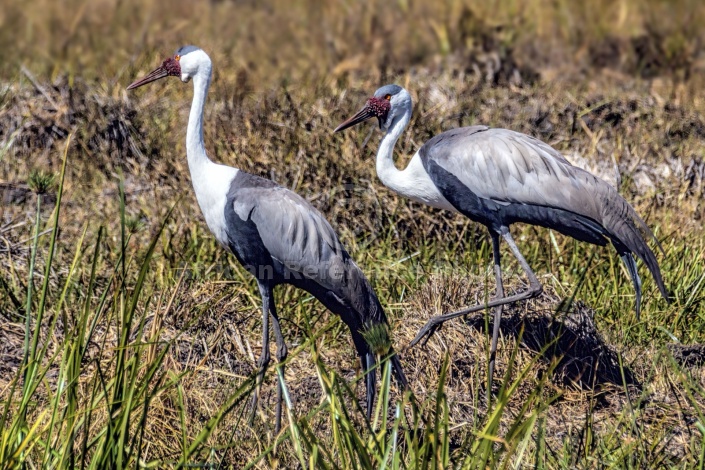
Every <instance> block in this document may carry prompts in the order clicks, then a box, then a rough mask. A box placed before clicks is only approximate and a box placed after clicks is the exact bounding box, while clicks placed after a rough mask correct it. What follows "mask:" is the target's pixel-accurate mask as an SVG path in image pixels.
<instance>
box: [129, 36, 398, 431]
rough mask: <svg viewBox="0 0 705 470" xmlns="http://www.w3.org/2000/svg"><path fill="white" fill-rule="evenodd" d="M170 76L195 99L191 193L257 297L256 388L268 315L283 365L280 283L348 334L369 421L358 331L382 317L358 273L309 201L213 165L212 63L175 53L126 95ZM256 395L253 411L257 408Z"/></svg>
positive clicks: (197, 52) (364, 350)
mask: <svg viewBox="0 0 705 470" xmlns="http://www.w3.org/2000/svg"><path fill="white" fill-rule="evenodd" d="M167 76H179V77H180V78H181V79H182V81H184V82H187V81H189V80H190V79H193V82H194V98H193V103H192V106H191V112H190V115H189V122H188V128H187V132H186V151H187V157H188V164H189V170H190V173H191V179H192V183H193V188H194V191H195V193H196V199H197V200H198V205H199V207H200V208H201V211H202V212H203V216H204V218H205V220H206V224H207V225H208V228H209V229H210V231H211V232H212V233H213V235H214V236H215V238H216V240H217V241H218V242H219V243H220V244H221V245H223V246H224V247H226V248H227V249H229V250H230V251H231V252H232V253H233V254H234V255H235V257H236V258H237V260H238V261H239V262H240V263H241V264H242V265H243V266H244V267H245V268H246V269H247V270H248V271H250V272H251V273H252V274H253V275H254V276H255V278H256V279H257V284H258V287H259V290H260V294H261V296H262V355H261V357H260V361H259V372H258V375H257V385H258V387H257V388H259V385H260V384H261V382H262V380H263V376H264V373H265V371H266V368H267V366H268V364H269V362H270V353H269V317H270V315H271V317H272V319H273V322H272V326H273V329H274V335H275V339H276V343H277V353H276V354H277V359H278V360H279V361H280V362H282V361H284V359H285V358H286V356H287V348H286V344H285V342H284V338H283V336H282V333H281V328H280V325H279V316H278V314H277V311H276V307H275V303H274V294H273V290H274V288H275V287H276V286H278V285H281V284H291V285H294V286H296V287H298V288H301V289H304V290H306V291H307V292H309V293H310V294H311V295H313V296H314V297H315V298H316V299H318V300H319V301H320V302H321V303H322V304H323V305H325V306H326V307H327V308H328V309H329V310H331V311H332V312H333V313H335V314H337V315H339V316H340V317H341V319H342V320H343V322H344V323H345V324H346V325H347V326H348V328H349V329H350V333H351V335H352V339H353V343H354V345H355V348H356V350H357V353H358V356H359V358H360V362H361V365H362V369H363V371H364V372H365V374H366V376H365V381H366V389H367V415H368V417H369V416H370V415H371V411H372V405H373V402H374V397H375V382H376V371H375V369H374V366H375V363H376V355H375V353H374V352H373V351H372V350H371V349H370V346H369V345H368V344H367V342H366V341H365V339H364V337H363V332H364V331H366V330H368V329H370V328H372V327H376V326H382V327H386V324H387V318H386V316H385V313H384V310H383V309H382V306H381V305H380V302H379V300H378V298H377V296H376V294H375V292H374V290H373V289H372V286H371V285H370V283H369V282H368V280H367V278H366V277H365V275H364V274H363V272H362V270H361V269H360V268H359V267H358V266H357V265H356V264H355V262H354V261H353V260H352V259H351V258H350V256H349V255H348V253H347V252H346V251H345V249H344V248H343V246H342V244H341V243H340V241H339V239H338V237H337V235H336V234H335V231H334V230H333V228H332V227H331V225H330V224H329V223H328V221H327V220H326V219H325V217H323V215H322V214H321V213H320V212H319V211H318V210H316V209H315V208H314V207H313V206H312V205H311V204H310V203H309V202H308V201H306V200H305V199H303V198H302V197H300V196H299V195H297V194H296V193H294V192H293V191H290V190H288V189H286V188H282V187H281V186H278V185H277V184H276V183H274V182H272V181H270V180H268V179H265V178H261V177H258V176H255V175H251V174H248V173H246V172H244V171H242V170H239V169H236V168H232V167H229V166H226V165H220V164H217V163H214V162H213V161H211V160H210V158H208V155H207V154H206V151H205V145H204V142H203V122H202V119H203V108H204V104H205V98H206V94H207V92H208V87H209V85H210V78H211V61H210V58H209V57H208V55H207V54H206V53H205V52H203V51H202V50H201V49H199V48H197V47H194V46H185V47H182V48H181V49H179V50H178V51H177V52H176V54H175V55H174V57H172V58H169V59H167V60H165V61H164V63H163V64H162V66H160V67H158V68H157V69H156V70H154V71H153V72H152V73H150V74H148V75H147V76H146V77H145V78H143V79H141V80H138V81H136V82H135V83H133V84H131V85H130V86H129V87H128V89H132V88H137V87H139V86H142V85H144V84H146V83H149V82H152V81H154V80H158V79H160V78H163V77H167ZM390 353H391V354H392V356H391V362H392V365H393V371H394V374H395V378H396V380H397V382H398V383H399V384H400V385H402V386H403V387H406V386H407V382H406V378H405V377H404V373H403V371H402V369H401V364H400V362H399V358H398V357H397V355H396V354H394V352H393V351H390ZM278 393H279V397H278V400H277V410H276V425H275V429H276V430H277V432H278V430H279V428H280V420H281V402H282V400H281V398H282V397H281V393H282V390H281V385H280V387H279V389H278ZM257 394H258V391H257V390H256V391H255V395H254V397H253V404H252V410H253V413H254V411H255V409H256V404H257Z"/></svg>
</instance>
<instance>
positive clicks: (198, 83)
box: [186, 63, 239, 247]
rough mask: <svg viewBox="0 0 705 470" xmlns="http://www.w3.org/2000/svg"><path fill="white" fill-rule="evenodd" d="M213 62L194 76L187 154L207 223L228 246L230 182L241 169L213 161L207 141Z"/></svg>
mask: <svg viewBox="0 0 705 470" xmlns="http://www.w3.org/2000/svg"><path fill="white" fill-rule="evenodd" d="M210 78H211V68H210V63H206V64H203V67H199V72H198V73H196V74H195V75H194V76H193V89H194V93H193V102H192V103H191V112H190V114H189V119H188V128H187V130H186V155H187V157H188V167H189V172H190V173H191V182H192V184H193V189H194V191H195V193H196V200H197V201H198V206H199V207H200V208H201V212H202V213H203V217H204V218H205V219H206V224H207V225H208V228H209V229H210V231H211V233H213V236H215V239H216V240H218V243H220V244H221V245H223V246H226V247H227V245H228V235H227V231H226V223H225V203H226V198H227V194H228V191H229V189H230V184H231V183H232V181H233V178H235V175H236V174H237V172H238V171H239V170H237V169H236V168H232V167H229V166H226V165H220V164H217V163H214V162H213V161H211V159H210V158H208V155H207V154H206V147H205V144H204V143H203V107H204V105H205V102H206V95H207V94H208V87H209V86H210Z"/></svg>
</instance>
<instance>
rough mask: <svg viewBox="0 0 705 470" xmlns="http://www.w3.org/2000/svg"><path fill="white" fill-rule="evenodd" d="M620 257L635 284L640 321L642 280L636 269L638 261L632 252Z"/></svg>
mask: <svg viewBox="0 0 705 470" xmlns="http://www.w3.org/2000/svg"><path fill="white" fill-rule="evenodd" d="M620 256H621V258H622V261H623V262H624V265H625V266H626V268H627V272H629V277H631V279H632V283H634V292H635V293H636V319H637V321H639V317H640V315H641V278H640V277H639V272H638V271H637V268H636V261H635V260H634V256H632V254H631V252H626V253H622V254H621V255H620Z"/></svg>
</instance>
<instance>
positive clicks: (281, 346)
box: [269, 296, 289, 434]
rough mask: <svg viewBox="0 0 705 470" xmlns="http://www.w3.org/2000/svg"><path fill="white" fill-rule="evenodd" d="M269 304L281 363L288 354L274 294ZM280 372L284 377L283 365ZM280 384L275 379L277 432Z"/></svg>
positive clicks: (279, 419) (278, 426)
mask: <svg viewBox="0 0 705 470" xmlns="http://www.w3.org/2000/svg"><path fill="white" fill-rule="evenodd" d="M270 302H271V303H270V305H269V311H270V313H271V314H272V319H273V321H272V326H273V327H274V338H275V340H276V342H277V362H278V363H279V364H282V363H283V362H284V360H286V357H287V355H288V354H289V350H288V349H287V347H286V343H285V342H284V335H282V330H281V327H280V326H279V316H278V315H277V309H276V307H275V305H274V296H271V297H270ZM279 367H281V371H282V374H281V376H282V377H284V367H285V366H284V365H280V366H279ZM282 400H283V397H282V384H281V382H279V381H278V380H277V408H276V413H275V421H274V433H275V434H279V431H280V430H281V423H282Z"/></svg>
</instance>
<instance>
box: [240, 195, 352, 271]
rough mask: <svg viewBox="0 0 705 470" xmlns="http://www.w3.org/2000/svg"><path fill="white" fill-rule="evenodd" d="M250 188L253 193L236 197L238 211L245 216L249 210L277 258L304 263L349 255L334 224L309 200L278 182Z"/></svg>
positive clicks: (308, 263)
mask: <svg viewBox="0 0 705 470" xmlns="http://www.w3.org/2000/svg"><path fill="white" fill-rule="evenodd" d="M249 191H251V192H253V194H252V197H249V198H242V197H240V198H237V199H236V200H235V202H234V204H235V205H236V207H235V211H236V212H238V213H239V214H240V216H241V217H242V216H243V215H244V214H242V212H248V214H247V215H248V216H249V218H250V219H251V220H252V221H253V222H254V223H255V225H256V226H257V229H258V232H259V235H260V237H261V239H262V242H263V244H264V246H265V248H266V249H267V250H268V251H269V253H270V255H271V256H272V257H273V258H275V259H277V260H279V261H280V262H282V263H284V264H286V265H291V266H301V267H304V266H318V265H320V264H322V263H326V262H330V261H331V260H332V259H335V258H343V257H347V253H346V252H345V250H344V248H343V246H342V244H341V243H340V241H339V240H338V237H337V236H336V234H335V231H334V230H333V227H331V225H330V224H329V223H328V221H327V220H326V219H325V218H324V217H323V215H321V213H320V212H318V210H316V209H315V208H314V207H313V206H311V204H310V203H309V202H308V201H306V200H305V199H303V198H302V197H300V196H298V195H297V194H296V193H293V192H291V191H289V190H287V189H284V188H281V187H278V186H273V187H269V188H252V189H250V190H249ZM238 205H239V207H238ZM248 207H251V209H249V210H248Z"/></svg>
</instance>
